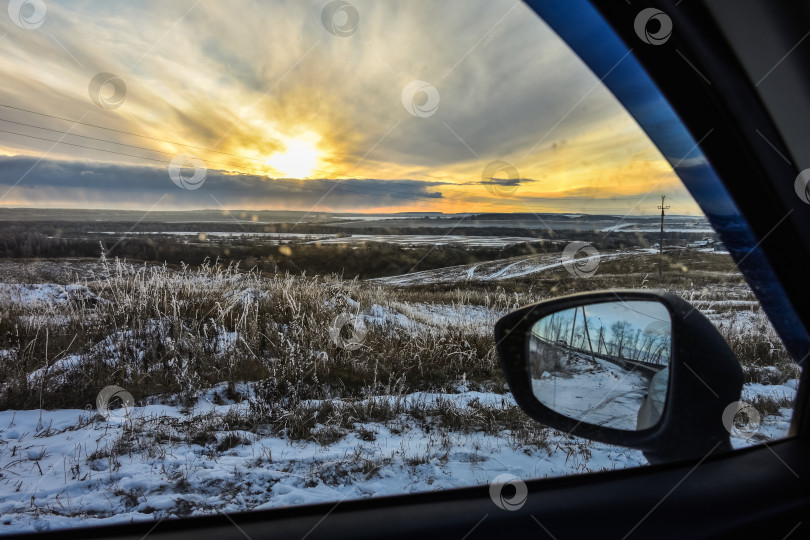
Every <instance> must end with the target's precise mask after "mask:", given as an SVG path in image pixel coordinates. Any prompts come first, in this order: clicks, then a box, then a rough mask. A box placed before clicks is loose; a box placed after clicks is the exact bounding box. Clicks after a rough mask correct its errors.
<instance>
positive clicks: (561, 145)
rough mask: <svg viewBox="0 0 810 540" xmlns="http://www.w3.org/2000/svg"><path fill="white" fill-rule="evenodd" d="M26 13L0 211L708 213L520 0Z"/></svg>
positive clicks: (0, 173)
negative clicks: (174, 173)
mask: <svg viewBox="0 0 810 540" xmlns="http://www.w3.org/2000/svg"><path fill="white" fill-rule="evenodd" d="M19 3H20V2H16V4H19ZM4 4H5V3H4ZM43 6H44V8H45V10H43V9H42V7H43ZM14 7H15V2H11V3H10V4H9V13H4V12H0V52H1V53H2V54H0V72H2V78H3V84H2V86H0V105H2V106H0V206H3V207H15V206H16V207H30V206H38V207H64V208H122V209H124V208H125V209H149V208H159V209H163V210H171V209H192V208H218V207H221V208H228V209H257V210H258V209H266V210H272V209H292V210H312V209H316V210H318V211H351V212H398V211H441V212H445V213H452V212H529V211H531V212H583V213H601V214H626V213H632V214H653V213H656V212H658V210H657V209H656V205H657V204H658V202H659V201H660V195H661V194H666V195H667V196H668V204H670V205H671V206H672V208H671V210H670V211H671V212H672V213H678V214H700V210H699V209H698V207H697V206H696V205H695V203H694V202H693V201H692V198H691V197H690V196H689V194H688V193H687V192H686V190H685V189H684V188H683V187H682V185H681V182H680V180H678V178H677V176H676V175H675V174H674V172H673V171H672V168H671V166H670V165H669V164H668V163H667V161H666V160H665V159H664V157H663V156H661V154H660V153H659V152H658V150H657V149H656V148H655V147H654V146H653V144H652V143H651V142H649V140H648V139H647V137H646V136H645V135H644V134H643V132H642V131H641V130H640V128H639V127H638V126H637V125H636V123H635V122H634V120H633V119H632V118H631V117H630V116H629V115H628V114H627V113H626V112H625V111H624V109H623V108H622V107H621V105H619V104H618V102H617V101H616V100H615V99H614V98H613V96H612V95H611V94H610V93H609V92H608V91H607V89H605V88H604V86H602V85H601V83H600V82H599V81H598V79H597V78H596V77H595V76H594V75H593V74H592V73H591V72H590V71H589V70H588V69H587V67H585V65H584V64H583V63H582V62H581V61H580V60H579V59H578V58H577V57H576V56H575V55H574V54H573V53H572V52H571V51H570V50H569V49H568V47H567V46H566V45H565V44H564V43H563V42H562V41H561V40H560V39H559V38H558V37H557V36H556V34H554V33H553V32H552V31H551V30H550V29H549V28H548V27H547V26H546V25H545V23H543V22H542V21H541V20H540V19H539V18H538V17H537V16H536V15H535V14H534V13H533V12H531V11H530V10H529V8H527V7H526V6H525V5H523V4H522V3H515V2H514V0H503V1H502V0H497V1H495V0H453V1H442V2H426V1H413V0H411V1H407V2H397V1H388V0H386V1H380V0H352V2H351V4H346V3H345V2H343V3H338V4H334V3H332V4H330V3H329V2H326V1H317V2H305V1H300V0H281V1H274V2H264V1H261V2H260V1H255V2H241V1H235V2H222V1H212V0H200V1H199V2H195V1H194V0H178V1H172V2H165V1H152V2H123V1H121V2H113V1H102V0H98V1H89V0H85V1H82V0H70V1H65V2H57V1H54V0H37V2H33V1H32V2H28V3H27V4H23V5H22V8H21V10H20V12H19V13H17V12H14V9H13V8H14ZM15 17H16V18H15ZM330 30H331V32H330ZM99 74H112V75H114V76H115V79H110V76H109V75H102V76H101V77H97V76H98V75H99ZM94 79H95V81H96V82H92V81H94ZM105 81H106V82H105ZM413 81H416V82H413ZM420 81H421V82H420ZM116 85H117V86H116ZM124 86H125V88H124ZM408 108H410V109H411V112H409V110H407V109H408ZM37 113H39V114H37ZM100 127H105V128H109V129H106V130H105V129H100ZM86 147H90V148H92V149H89V148H86ZM178 155H179V157H178ZM192 156H193V157H195V158H197V159H198V160H199V161H196V163H204V165H205V176H204V177H196V178H192V179H191V180H192V181H193V182H192V184H193V185H192V187H194V188H196V189H183V183H182V182H179V183H180V184H181V185H176V183H175V182H173V181H172V178H171V177H170V174H169V169H170V165H169V164H170V163H171V162H172V161H173V160H174V163H175V164H177V165H176V166H177V167H180V166H181V165H182V164H183V163H185V164H186V166H185V167H184V168H183V169H182V171H181V172H180V174H182V175H183V177H185V178H186V179H188V177H191V176H192V174H193V169H192V168H189V164H192V163H195V162H194V161H188V160H189V159H190V158H191V157H192ZM678 157H681V156H678ZM493 163H495V164H494V165H490V164H493ZM488 165H490V166H489V167H488ZM199 171H200V172H201V173H202V169H199ZM490 179H492V180H490ZM197 180H199V181H197ZM194 182H196V183H194ZM185 187H186V188H188V187H189V184H188V183H187V184H185ZM645 196H646V197H647V198H646V199H644V200H642V199H643V198H644V197H645Z"/></svg>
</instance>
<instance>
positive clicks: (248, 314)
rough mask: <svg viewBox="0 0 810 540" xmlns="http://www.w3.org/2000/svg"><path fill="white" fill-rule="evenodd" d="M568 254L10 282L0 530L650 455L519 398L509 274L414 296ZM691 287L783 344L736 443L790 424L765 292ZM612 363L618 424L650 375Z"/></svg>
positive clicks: (463, 480) (697, 296)
mask: <svg viewBox="0 0 810 540" xmlns="http://www.w3.org/2000/svg"><path fill="white" fill-rule="evenodd" d="M645 253H648V251H643V250H638V251H622V252H616V253H606V254H602V260H603V261H604V260H617V261H620V260H623V259H624V258H629V257H637V256H643V255H644V254H645ZM560 265H561V263H560V259H559V255H556V256H555V255H548V256H546V255H540V256H535V257H529V258H517V259H509V260H505V261H494V262H491V263H481V264H478V265H470V266H467V267H457V268H447V269H442V270H436V271H430V272H420V273H416V274H410V275H408V276H398V277H394V278H384V279H380V280H370V281H368V282H343V281H340V280H336V279H335V280H328V279H315V278H303V277H291V276H290V277H273V278H262V277H260V276H258V275H254V274H238V273H233V272H227V271H222V270H219V269H207V270H204V271H203V270H200V271H198V272H194V271H188V270H184V271H182V272H181V271H173V270H168V269H166V268H163V267H161V268H144V267H140V268H137V269H136V268H130V267H128V266H126V265H124V264H122V263H116V264H115V265H109V266H108V265H107V263H101V264H99V265H97V266H94V267H93V271H91V272H90V273H89V274H90V275H91V276H96V277H95V278H90V279H87V280H86V281H82V282H81V283H70V284H56V283H28V284H26V283H23V284H20V283H17V284H12V283H7V284H0V325H4V326H3V328H4V329H7V330H8V329H12V328H18V329H19V330H17V331H19V332H22V333H23V334H24V335H25V336H27V337H26V340H27V341H26V342H25V343H23V346H22V347H20V346H15V345H14V340H13V339H10V338H7V339H6V341H5V342H3V343H4V344H5V345H3V346H0V367H2V369H3V370H4V371H2V372H0V375H2V374H6V376H7V378H6V380H0V400H2V403H4V404H5V407H3V409H4V410H2V411H0V516H2V517H1V518H0V533H11V532H22V531H31V530H42V529H47V528H59V527H74V526H78V525H90V524H102V523H113V522H129V521H131V520H154V519H160V518H163V517H166V516H181V515H192V514H200V513H213V512H217V511H239V510H246V509H259V508H268V507H276V506H284V505H297V504H305V503H317V502H324V501H335V500H341V499H345V498H361V497H370V496H379V495H389V494H397V493H409V492H416V491H426V490H436V489H446V488H452V487H461V486H470V485H477V484H485V483H488V482H490V481H491V480H493V479H494V478H495V477H497V476H498V475H500V474H504V473H509V474H513V475H515V476H518V477H522V478H538V477H551V476H561V475H568V474H575V473H586V472H593V471H601V470H612V469H621V468H625V467H633V466H639V465H644V464H645V463H646V460H645V459H644V457H643V455H642V454H641V452H639V451H635V450H629V449H626V448H617V447H611V446H607V445H603V444H599V443H593V442H590V441H585V440H582V439H578V438H575V437H571V436H569V435H567V434H565V433H561V432H558V431H555V430H552V429H549V428H545V427H543V426H540V425H539V424H537V423H536V422H533V421H532V420H530V419H529V418H528V417H527V416H526V415H525V414H524V413H523V412H522V411H520V410H519V408H518V407H517V406H516V405H515V403H514V400H513V398H512V396H511V394H510V393H509V392H508V389H507V388H506V387H505V385H504V383H503V380H502V378H501V376H500V374H499V373H500V372H499V367H498V365H497V359H496V357H495V355H494V353H493V351H492V347H493V345H494V343H493V341H492V340H493V338H492V331H491V329H492V325H493V324H494V322H495V321H496V320H497V319H498V318H499V317H501V316H502V315H503V314H505V313H507V312H508V311H510V310H512V309H514V308H515V307H516V306H517V305H519V304H523V303H528V302H530V301H533V300H535V298H533V297H529V296H521V295H520V294H518V293H513V294H507V293H505V292H503V291H498V290H496V289H495V287H494V286H493V289H492V291H491V293H487V296H486V298H485V299H484V300H477V301H472V300H471V298H472V297H471V296H469V295H467V294H466V293H465V292H464V291H463V290H459V293H458V295H457V299H456V300H452V301H451V300H447V298H446V297H443V298H444V299H443V300H442V301H438V300H437V298H439V297H438V296H436V297H433V296H430V295H429V294H427V293H425V296H424V297H420V298H415V297H412V296H408V295H407V290H406V291H405V292H402V290H400V289H399V287H402V286H404V285H409V284H424V283H453V282H457V283H459V284H460V287H462V288H463V283H465V282H466V281H474V280H481V281H492V282H501V281H503V280H506V279H508V278H510V277H519V276H526V275H540V274H542V273H543V272H550V271H559V270H560ZM96 270H99V271H98V272H96ZM391 285H397V288H392V287H390V286H391ZM398 291H399V292H398ZM681 294H682V295H683V296H684V297H686V298H687V299H691V300H692V301H693V302H695V303H696V305H698V306H699V307H700V308H701V309H702V310H703V309H704V308H705V312H706V313H707V315H708V316H709V317H710V318H711V320H712V321H713V322H714V323H715V324H716V325H717V326H718V328H720V330H721V332H722V333H723V334H724V336H726V337H727V339H729V340H730V341H733V340H734V339H739V340H741V341H740V343H738V344H737V345H736V346H738V347H739V348H740V350H744V349H743V347H744V346H747V345H746V344H747V342H746V341H744V340H745V339H746V338H747V337H749V336H751V335H757V334H758V333H761V334H762V335H763V336H764V337H763V339H767V340H770V343H771V348H770V349H768V352H765V353H763V354H764V355H765V356H763V357H762V358H761V359H762V362H758V361H756V360H755V361H751V360H746V362H748V364H747V365H745V366H744V367H745V369H746V377H747V378H746V384H745V387H744V389H743V399H745V400H746V401H748V402H750V403H753V404H754V406H756V407H760V408H761V409H762V415H761V418H760V421H759V422H758V424H757V425H756V426H755V429H753V430H749V431H746V432H737V431H735V432H733V434H732V435H733V436H732V443H733V445H734V446H735V447H743V446H747V445H751V444H755V443H757V442H759V441H762V440H770V439H775V438H779V437H783V436H785V435H786V434H787V432H788V428H789V421H790V417H791V414H792V410H791V408H790V402H791V401H792V399H793V398H794V397H795V393H796V389H797V384H798V382H797V381H798V379H797V377H798V370H793V371H791V369H789V368H788V367H786V365H785V364H784V363H780V361H777V360H776V358H777V357H779V358H782V356H779V355H780V354H782V353H780V352H779V351H778V350H777V348H778V343H777V342H776V340H774V336H773V334H772V330H769V329H768V328H766V326H765V325H766V324H767V319H765V318H764V316H763V315H762V314H761V312H759V311H757V310H756V302H755V301H754V299H753V297H752V296H750V293H745V291H744V290H743V289H742V288H740V287H739V286H731V285H729V286H728V287H726V288H723V289H720V288H714V289H713V290H712V291H709V292H695V291H692V292H686V291H683V292H681ZM722 298H726V299H727V300H722ZM701 302H702V303H701ZM343 314H348V315H349V316H350V317H351V318H353V319H354V320H357V321H360V323H361V326H362V327H363V332H362V333H360V334H354V335H353V336H352V339H357V340H358V347H357V348H356V350H355V349H352V348H351V347H349V348H341V347H345V345H343V346H337V345H336V342H335V334H330V333H329V331H328V327H329V326H330V323H332V322H333V321H334V320H337V319H336V318H335V317H336V316H338V315H340V316H342V315H343ZM15 325H16V326H15ZM356 328H358V327H356ZM9 331H10V330H9ZM73 334H75V336H72V335H73ZM7 335H11V334H7ZM74 340H78V341H74ZM29 342H30V343H29ZM26 343H28V345H26ZM757 354H759V353H757ZM757 358H759V357H757ZM603 364H604V365H602V364H600V366H601V368H600V370H599V371H600V374H601V375H600V376H604V375H605V374H608V375H612V376H615V377H613V379H615V380H616V381H617V383H618V384H620V385H621V388H620V389H619V390H621V394H622V396H624V397H626V398H627V400H624V401H622V399H618V398H617V399H615V400H613V401H612V402H611V403H613V405H615V406H616V407H618V408H619V409H617V410H610V409H609V408H600V407H592V408H594V409H595V410H594V413H595V414H596V415H602V416H599V419H600V420H599V421H605V422H610V421H611V418H613V417H616V416H617V415H619V416H621V415H626V414H625V413H627V410H628V407H630V409H633V408H635V409H637V407H638V398H640V397H641V390H640V388H641V387H642V386H643V384H642V383H643V382H645V381H637V380H635V379H632V378H630V377H628V376H627V374H626V373H624V374H623V373H621V371H622V370H621V369H620V368H618V367H617V366H615V365H613V364H607V363H604V362H603ZM21 365H24V366H26V367H25V369H24V370H21V369H18V366H21ZM579 375H580V376H578V377H571V378H570V379H567V381H565V384H562V385H561V386H556V387H555V388H556V389H555V391H556V393H557V395H559V394H560V393H564V392H568V391H572V390H576V392H577V395H584V394H583V393H587V392H591V394H590V397H591V398H593V399H591V401H592V402H593V404H597V403H599V400H600V396H598V395H597V394H596V393H594V392H595V390H597V389H595V386H594V385H592V384H591V383H592V382H593V381H592V379H593V376H594V373H592V372H588V373H586V372H585V370H582V373H579ZM228 381H233V382H228ZM548 383H549V379H542V378H541V379H539V380H536V386H537V390H538V391H539V392H542V393H545V391H546V390H548V389H547V388H544V387H543V386H544V385H547V384H548ZM106 385H117V386H120V387H121V388H122V389H123V390H126V391H131V392H132V396H133V399H134V405H132V406H131V407H130V408H129V409H128V410H125V409H120V408H119V409H116V408H112V409H110V410H107V409H105V408H104V407H101V408H99V407H100V406H99V404H98V403H97V402H96V401H95V396H96V395H97V394H98V393H99V391H100V390H102V388H103V387H105V386H106ZM625 387H626V388H625ZM614 390H616V389H615V388H614ZM619 390H617V391H619ZM550 395H553V392H552V394H550ZM76 396H79V397H76ZM601 397H602V398H603V397H604V394H602V395H601ZM619 397H620V398H621V396H619ZM631 398H632V399H631ZM13 400H17V401H18V402H22V401H24V402H25V403H27V404H28V405H27V406H25V407H21V406H13V403H15V401H13ZM628 400H629V401H628ZM68 402H69V403H71V404H70V405H60V406H53V405H52V404H54V403H68ZM111 406H112V404H111ZM596 409H598V410H596ZM125 412H126V414H124V413H125ZM594 418H596V416H595V417H594Z"/></svg>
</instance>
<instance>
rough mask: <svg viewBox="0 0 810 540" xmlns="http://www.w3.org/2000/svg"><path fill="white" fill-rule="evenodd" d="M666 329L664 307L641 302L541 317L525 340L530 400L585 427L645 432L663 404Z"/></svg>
mask: <svg viewBox="0 0 810 540" xmlns="http://www.w3.org/2000/svg"><path fill="white" fill-rule="evenodd" d="M671 330H672V324H671V319H670V316H669V312H668V311H667V309H666V307H664V306H663V304H660V303H658V302H654V301H646V300H645V301H617V302H602V303H598V304H590V305H585V306H578V307H576V308H570V309H566V310H562V311H558V312H556V313H552V314H551V315H548V316H546V317H543V318H542V319H540V320H539V321H537V322H536V323H535V324H534V326H533V327H532V330H531V333H530V335H529V336H528V340H529V343H528V347H529V354H528V362H529V366H528V367H529V372H530V374H531V379H532V390H533V392H534V395H535V397H536V398H537V399H538V400H539V401H540V402H541V403H542V404H543V405H545V406H546V407H549V408H550V409H552V410H554V411H556V412H558V413H560V414H563V415H565V416H567V417H569V418H572V419H574V420H578V421H582V422H585V423H588V424H596V425H601V426H605V427H611V428H616V429H622V430H629V431H634V430H641V429H646V428H649V427H652V426H654V425H655V424H656V423H657V422H658V420H659V419H660V417H661V413H662V411H663V409H664V404H665V401H666V391H667V386H668V382H669V361H670V355H671V349H672V337H671Z"/></svg>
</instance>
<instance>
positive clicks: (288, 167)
mask: <svg viewBox="0 0 810 540" xmlns="http://www.w3.org/2000/svg"><path fill="white" fill-rule="evenodd" d="M284 145H285V148H284V150H283V151H281V152H276V153H275V154H273V155H272V156H270V158H269V159H268V160H267V164H268V165H270V166H271V167H272V168H273V169H274V171H276V172H278V173H281V174H283V175H284V176H286V177H288V178H306V177H308V176H312V173H314V172H315V166H316V165H317V163H318V155H319V153H318V148H317V146H316V138H315V137H314V136H311V135H305V136H301V137H296V138H294V139H288V140H286V141H285V142H284Z"/></svg>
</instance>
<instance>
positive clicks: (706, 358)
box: [495, 290, 743, 463]
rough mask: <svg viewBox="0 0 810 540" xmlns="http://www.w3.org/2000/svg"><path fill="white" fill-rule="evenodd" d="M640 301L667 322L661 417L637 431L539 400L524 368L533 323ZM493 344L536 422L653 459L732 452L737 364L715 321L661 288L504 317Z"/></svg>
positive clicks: (550, 304)
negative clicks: (729, 424)
mask: <svg viewBox="0 0 810 540" xmlns="http://www.w3.org/2000/svg"><path fill="white" fill-rule="evenodd" d="M639 300H641V301H655V302H659V303H661V304H663V305H664V306H665V307H666V308H667V310H668V311H669V314H670V317H671V321H672V352H671V359H670V364H669V369H670V373H669V385H668V388H667V397H666V401H665V405H664V410H663V412H662V413H661V418H660V420H659V421H658V422H657V423H656V424H655V425H653V426H651V427H649V428H646V429H641V430H639V431H628V430H620V429H615V428H609V427H604V426H599V425H595V424H589V423H586V422H584V421H578V420H575V419H573V418H569V417H568V416H564V415H562V414H560V413H559V412H556V411H554V410H552V409H550V408H549V407H546V406H545V405H543V404H542V403H541V402H540V401H539V400H538V399H537V397H535V395H534V392H533V389H532V381H531V375H530V373H529V368H528V367H527V366H528V365H529V363H528V358H529V346H528V343H529V340H528V339H527V336H528V335H529V333H530V332H531V329H532V327H533V325H534V324H535V323H536V322H537V321H539V320H540V319H542V318H544V317H546V316H549V315H551V314H553V313H556V312H558V311H562V310H566V309H573V308H575V307H582V306H588V305H590V304H595V303H603V302H625V301H639ZM495 342H496V349H497V352H498V357H499V358H500V361H501V366H502V368H503V370H504V374H505V376H506V380H507V383H508V384H509V388H510V389H511V391H512V394H513V395H514V397H515V401H516V402H517V403H518V405H520V407H521V408H522V409H523V410H524V411H526V413H527V414H528V415H529V416H531V417H532V418H534V419H535V420H537V421H538V422H541V423H543V424H545V425H547V426H549V427H552V428H554V429H558V430H560V431H564V432H566V433H569V434H571V435H575V436H577V437H583V438H586V439H591V440H595V441H599V442H603V443H607V444H613V445H617V446H626V447H629V448H636V449H639V450H642V451H643V452H644V455H645V456H646V458H647V460H648V461H649V462H650V463H659V462H664V461H673V460H679V459H689V458H702V457H705V456H706V455H708V454H710V453H713V452H723V451H728V450H731V442H730V439H729V436H730V434H729V432H728V430H727V429H726V427H725V426H724V424H723V411H724V410H725V408H726V406H728V405H729V404H730V403H733V402H735V401H738V400H739V399H740V394H741V392H742V385H743V372H742V368H741V367H740V364H739V362H738V361H737V358H736V357H735V356H734V353H733V352H731V349H730V348H729V347H728V345H727V344H726V342H725V340H724V339H723V337H722V336H721V335H720V333H719V332H718V331H717V330H716V329H715V328H714V326H713V325H712V323H711V322H709V320H708V319H706V317H704V316H703V314H701V313H700V312H699V311H698V310H697V309H696V308H694V307H692V306H691V305H690V304H689V303H688V302H686V301H685V300H683V299H681V298H680V297H679V296H676V295H674V294H672V293H668V292H663V291H650V290H643V291H640V290H608V291H600V292H593V293H581V294H574V295H571V296H564V297H560V298H555V299H553V300H547V301H545V302H540V303H538V304H533V305H530V306H526V307H523V308H521V309H518V310H517V311H514V312H512V313H509V314H508V315H506V316H504V317H503V318H501V319H500V320H499V321H498V322H497V323H496V324H495Z"/></svg>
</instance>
